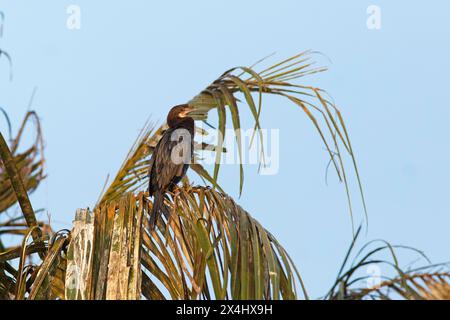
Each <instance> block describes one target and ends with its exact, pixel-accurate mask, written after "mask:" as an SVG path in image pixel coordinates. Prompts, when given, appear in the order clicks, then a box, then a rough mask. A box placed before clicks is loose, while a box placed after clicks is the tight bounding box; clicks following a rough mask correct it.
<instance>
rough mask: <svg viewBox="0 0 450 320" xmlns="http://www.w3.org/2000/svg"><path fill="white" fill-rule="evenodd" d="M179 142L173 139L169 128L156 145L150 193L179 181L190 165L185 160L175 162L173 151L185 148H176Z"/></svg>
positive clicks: (164, 188)
mask: <svg viewBox="0 0 450 320" xmlns="http://www.w3.org/2000/svg"><path fill="white" fill-rule="evenodd" d="M178 144H179V141H171V131H170V130H168V131H166V133H165V134H164V135H163V136H162V138H161V140H160V141H159V143H158V145H157V146H156V148H155V150H154V152H153V157H154V162H153V165H152V169H151V173H150V193H153V192H154V191H155V190H164V191H165V190H166V189H167V188H169V187H170V185H171V184H176V183H178V182H179V181H180V180H181V178H182V177H183V176H184V175H185V173H186V170H187V167H188V165H187V164H185V163H184V162H179V161H175V162H174V161H173V160H174V159H173V158H172V155H173V154H172V153H173V152H180V151H181V150H183V148H177V149H175V146H177V145H178ZM191 153H192V148H191ZM175 156H177V154H175ZM178 156H182V154H178ZM175 158H176V157H175ZM175 160H176V159H175Z"/></svg>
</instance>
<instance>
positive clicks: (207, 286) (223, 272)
mask: <svg viewBox="0 0 450 320" xmlns="http://www.w3.org/2000/svg"><path fill="white" fill-rule="evenodd" d="M142 201H143V202H144V204H145V203H146V206H149V205H150V203H149V202H147V200H146V199H145V198H142ZM166 205H167V206H168V209H169V211H170V212H171V215H170V218H169V220H168V221H160V224H159V230H160V231H158V232H156V231H155V232H152V233H151V234H150V233H148V228H145V230H144V235H143V246H144V250H143V252H142V262H143V265H144V267H145V269H146V273H147V276H148V277H145V278H144V279H143V282H144V283H143V287H148V288H153V289H154V290H153V292H154V293H152V291H150V290H149V292H148V294H149V296H147V298H157V297H159V296H160V295H161V292H168V295H169V296H165V298H172V299H244V300H245V299H257V300H258V299H296V298H298V297H299V296H300V294H298V293H297V289H296V285H298V284H299V283H300V285H301V287H302V295H303V297H304V298H307V294H306V290H305V289H304V287H303V284H302V281H301V278H300V274H299V273H298V272H297V270H296V268H295V266H294V265H293V264H292V262H291V260H290V258H289V255H288V254H287V252H286V251H285V249H284V248H283V247H282V246H281V245H280V244H279V243H278V242H277V240H276V239H275V238H274V237H273V236H272V235H271V234H270V232H268V231H267V230H266V229H265V228H264V227H262V226H261V224H259V223H258V221H256V220H255V219H254V218H252V217H251V216H250V215H249V214H248V213H247V212H246V211H245V210H244V209H242V208H241V207H240V206H238V205H237V204H236V203H235V202H234V201H233V199H231V198H230V197H228V196H227V195H225V194H223V193H220V192H218V191H215V190H214V189H210V188H203V187H193V188H191V187H186V188H180V189H177V191H176V193H175V195H174V197H173V201H167V202H166ZM149 209H150V208H149ZM146 211H147V212H150V211H149V210H146ZM144 221H145V222H147V221H148V219H146V220H144ZM158 284H162V285H158ZM162 287H163V288H162ZM156 289H158V290H156ZM144 294H145V292H144ZM153 294H154V295H153Z"/></svg>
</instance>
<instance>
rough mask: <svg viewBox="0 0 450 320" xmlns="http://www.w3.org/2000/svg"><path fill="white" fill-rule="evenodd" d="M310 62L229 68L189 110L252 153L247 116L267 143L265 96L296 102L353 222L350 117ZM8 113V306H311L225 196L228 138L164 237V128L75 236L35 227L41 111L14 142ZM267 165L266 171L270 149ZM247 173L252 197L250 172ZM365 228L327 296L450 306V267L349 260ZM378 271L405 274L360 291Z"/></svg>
mask: <svg viewBox="0 0 450 320" xmlns="http://www.w3.org/2000/svg"><path fill="white" fill-rule="evenodd" d="M311 55H312V53H311V52H303V53H300V54H298V55H295V56H293V57H291V58H289V59H286V60H284V61H281V62H279V63H276V64H274V65H272V66H270V67H267V68H260V70H258V71H257V70H256V68H257V67H258V66H259V65H261V63H262V62H263V61H259V62H258V63H257V64H256V65H253V66H251V67H238V68H233V69H230V70H228V71H226V72H225V73H223V74H222V75H221V76H220V77H219V78H218V79H216V80H215V81H213V82H212V84H211V85H210V86H208V87H207V88H206V89H205V90H203V91H202V92H200V93H199V94H198V95H196V96H195V97H194V98H193V99H191V100H190V101H187V102H188V103H189V104H190V105H191V106H193V107H195V108H196V113H195V116H196V120H199V121H207V119H208V116H209V115H210V114H211V113H212V112H217V114H218V123H217V124H215V126H216V127H217V128H218V131H219V132H221V133H222V134H223V135H224V134H225V128H226V123H227V121H226V119H227V114H228V115H229V114H231V122H232V125H233V128H234V129H235V130H236V131H235V132H236V134H235V138H236V143H237V146H238V150H239V154H240V155H242V148H243V147H242V138H241V135H240V129H241V125H240V115H241V113H242V112H241V111H242V108H245V107H247V108H249V109H250V111H251V114H252V117H253V121H254V128H255V138H256V139H259V141H260V142H262V139H263V136H262V134H261V131H260V129H261V121H262V119H260V114H261V109H262V107H263V102H262V99H263V97H264V96H265V95H276V96H280V97H281V98H285V99H288V100H289V101H290V102H291V103H292V104H293V105H294V106H297V107H299V108H300V110H301V111H302V112H303V113H304V114H305V115H306V116H307V117H308V118H309V119H310V120H311V122H312V124H313V126H314V128H315V129H316V131H317V132H318V134H319V135H320V137H321V139H322V142H323V144H324V145H325V147H326V149H327V150H328V153H329V156H330V163H332V165H333V166H334V168H335V170H336V173H337V175H338V177H339V178H340V179H341V181H343V185H344V187H345V189H346V190H347V198H348V203H349V211H350V213H351V214H352V206H351V198H350V194H349V191H348V190H349V181H348V180H347V174H346V168H347V165H346V164H347V163H350V166H351V168H352V169H353V170H354V171H355V175H356V177H357V181H356V183H357V184H358V186H359V188H360V192H361V199H362V202H363V205H364V209H365V203H364V196H363V190H362V185H361V182H360V178H359V173H358V169H357V165H356V160H355V155H354V152H353V149H352V146H351V143H350V139H349V135H348V132H347V129H346V126H345V123H344V119H343V117H342V115H341V113H340V111H339V110H338V108H337V107H336V106H335V105H334V104H333V103H332V102H330V99H329V98H328V97H327V95H326V93H325V92H324V91H323V90H321V89H320V88H316V87H313V86H309V85H306V84H299V83H298V82H299V81H300V80H303V79H304V78H305V77H306V76H309V75H313V74H316V73H319V72H322V71H324V70H325V69H324V68H316V67H314V65H313V63H312V61H311ZM2 112H3V113H4V115H5V119H6V121H7V123H8V126H9V130H8V131H9V142H7V141H6V140H5V138H4V135H3V132H2V133H0V156H1V159H2V164H3V165H2V166H1V167H0V218H1V220H0V236H3V235H7V234H10V235H16V236H19V237H20V238H19V239H20V242H19V243H16V244H8V246H7V245H6V244H4V243H3V242H2V239H1V238H0V299H30V300H32V299H140V298H146V299H160V300H162V299H309V296H308V293H307V290H306V288H305V286H304V285H303V281H302V278H301V276H300V273H299V271H298V269H297V268H296V266H295V265H294V262H293V261H292V259H291V257H290V256H289V254H288V252H287V250H286V249H285V248H284V247H283V246H282V245H281V244H280V243H279V242H278V241H277V239H276V238H275V237H274V236H273V235H272V234H271V233H270V232H269V231H268V230H267V229H266V228H265V227H263V226H262V225H261V224H260V223H259V222H258V221H257V220H256V219H254V218H253V217H252V216H251V215H250V214H249V213H248V212H247V211H246V210H245V209H243V208H242V207H241V206H239V205H238V204H237V202H236V201H235V200H233V199H232V198H231V197H229V196H228V195H227V194H226V193H225V191H224V190H223V189H222V188H221V187H220V185H219V182H218V177H219V173H220V161H219V160H220V159H221V156H222V153H224V152H226V150H225V149H224V147H223V141H221V140H220V139H219V141H218V143H217V144H216V145H207V144H198V145H196V148H197V150H198V151H199V150H208V151H210V152H213V153H215V158H216V160H217V161H216V164H215V165H214V169H213V171H212V172H211V173H210V172H208V170H206V168H204V167H203V166H202V165H201V162H200V161H197V162H196V163H195V164H193V165H192V166H191V168H192V170H193V171H194V172H195V173H196V174H198V176H199V177H200V178H201V179H202V180H203V181H204V184H205V185H194V184H192V183H191V181H189V180H188V179H185V181H184V182H183V186H181V187H179V188H178V189H176V191H175V193H174V194H173V195H171V196H170V198H168V199H166V200H165V201H166V205H167V206H168V208H169V209H170V211H171V212H172V214H171V215H170V217H169V218H166V219H164V220H162V221H160V223H159V225H158V228H157V231H152V232H151V231H149V228H148V223H147V221H148V216H147V215H148V213H149V212H151V208H152V203H151V201H150V199H149V198H148V197H147V195H146V192H145V187H146V185H147V184H148V181H147V174H148V168H149V166H150V165H151V162H150V159H151V154H152V151H153V148H154V147H155V145H156V143H157V142H158V140H159V138H160V136H161V134H162V133H163V132H164V130H165V129H166V127H165V125H162V126H160V127H155V126H154V125H147V126H145V128H144V129H143V130H142V132H141V134H140V135H139V137H138V138H137V140H136V142H135V144H134V145H133V146H132V148H131V150H130V152H129V154H128V155H127V157H126V158H125V161H124V163H123V165H122V167H121V168H120V169H119V171H118V172H117V174H116V176H115V178H114V179H113V180H112V181H111V183H110V184H109V185H108V186H107V187H106V188H105V190H103V191H102V194H101V197H100V199H99V201H98V202H97V204H95V205H94V206H93V208H94V209H93V210H89V209H80V210H78V211H77V213H76V216H75V221H74V225H73V229H72V230H61V231H57V232H54V231H53V230H52V229H51V227H50V226H49V225H48V224H46V223H44V222H39V221H37V218H36V212H37V211H35V210H34V209H33V207H32V204H31V202H30V200H29V198H28V194H30V193H32V192H33V191H35V190H36V188H38V187H39V185H40V183H41V182H42V181H43V179H45V167H44V163H45V161H44V154H43V138H42V132H41V128H40V124H39V119H38V117H37V115H36V113H34V112H29V113H27V114H26V116H25V119H24V121H23V123H22V125H21V126H20V129H19V131H18V133H17V135H16V136H15V137H13V135H12V129H11V124H10V123H9V119H8V117H7V114H6V112H4V110H3V109H2ZM30 120H34V124H35V125H34V128H35V129H36V131H37V135H36V136H37V139H36V140H35V141H34V143H32V145H31V146H29V147H25V148H23V147H22V145H21V144H22V143H23V139H22V138H23V132H24V128H25V127H26V126H27V125H28V124H29V123H30ZM200 133H202V132H200ZM22 149H24V150H25V151H19V150H22ZM260 161H261V163H263V162H264V152H263V150H262V151H261V154H260ZM239 170H240V184H239V190H240V192H242V187H243V183H244V170H243V166H242V165H241V166H240V169H239ZM16 204H18V205H19V207H20V211H21V215H19V216H17V217H10V216H9V215H8V214H7V213H8V211H9V210H10V209H11V208H12V207H13V206H15V205H16ZM360 230H361V228H359V229H358V230H357V231H356V233H355V236H354V241H353V242H352V244H351V246H350V248H349V250H348V253H347V255H346V257H345V260H344V262H343V265H342V267H341V269H340V271H339V272H338V276H337V279H336V282H335V284H334V285H333V286H332V288H331V289H330V291H329V292H328V293H327V294H326V295H325V296H324V298H325V299H365V298H373V299H386V298H396V297H399V296H401V297H403V298H406V299H433V298H448V297H449V292H450V288H449V282H448V280H449V279H448V278H449V276H450V274H449V273H447V272H446V271H443V270H436V268H443V266H433V265H428V266H426V267H424V268H422V269H417V270H408V271H403V270H402V269H401V268H400V266H399V263H398V261H397V257H396V255H395V250H397V249H399V248H398V247H395V246H392V245H390V244H389V243H382V244H381V245H379V246H376V247H375V248H371V249H369V248H370V245H371V243H369V244H368V245H367V246H363V247H362V249H361V250H360V252H358V253H357V254H356V255H355V257H354V259H353V261H352V262H350V257H351V256H352V255H353V252H354V248H355V244H356V242H357V239H358V237H359V235H360ZM400 249H402V248H400ZM384 251H388V252H390V253H391V256H392V260H393V262H390V261H388V260H383V259H379V258H377V257H376V255H377V254H380V253H382V252H384ZM419 254H421V253H420V252H419ZM377 263H378V264H379V263H386V264H388V265H390V266H392V268H393V270H394V271H395V272H396V273H397V274H398V276H395V277H393V278H392V279H386V280H385V281H383V282H380V283H378V284H376V285H375V286H372V287H367V286H366V287H364V286H362V281H364V280H365V278H364V277H360V276H359V275H358V271H359V270H360V269H361V268H362V267H364V266H367V265H369V264H377ZM392 292H394V294H392Z"/></svg>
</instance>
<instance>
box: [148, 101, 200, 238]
mask: <svg viewBox="0 0 450 320" xmlns="http://www.w3.org/2000/svg"><path fill="white" fill-rule="evenodd" d="M192 111H194V108H192V107H190V106H189V105H187V104H182V105H178V106H175V107H173V108H172V109H171V110H170V112H169V114H168V116H167V125H168V126H169V129H167V131H166V132H164V134H163V136H162V137H161V139H160V140H159V142H158V144H157V145H156V148H155V149H154V151H153V155H152V164H151V169H150V179H149V180H150V185H149V193H150V196H153V197H154V198H153V209H152V212H151V215H150V230H154V229H155V226H156V222H157V219H158V218H159V216H160V215H161V211H162V210H165V208H164V196H165V193H166V192H167V191H173V189H174V187H175V186H176V185H177V183H178V182H180V181H181V179H182V178H183V177H184V176H185V175H186V171H187V169H188V168H189V164H190V162H191V160H192V156H193V151H194V134H195V124H194V119H192V118H191V117H190V116H188V115H189V113H191V112H192Z"/></svg>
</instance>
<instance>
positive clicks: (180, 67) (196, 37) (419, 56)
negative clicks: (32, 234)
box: [0, 0, 450, 297]
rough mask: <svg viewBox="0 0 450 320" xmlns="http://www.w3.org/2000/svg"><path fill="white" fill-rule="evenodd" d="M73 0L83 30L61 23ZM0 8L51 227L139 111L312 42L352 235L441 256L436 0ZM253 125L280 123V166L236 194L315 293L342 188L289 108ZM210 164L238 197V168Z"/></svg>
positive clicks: (269, 105)
mask: <svg viewBox="0 0 450 320" xmlns="http://www.w3.org/2000/svg"><path fill="white" fill-rule="evenodd" d="M72 4H74V5H78V6H79V7H80V9H81V29H80V30H69V29H68V28H67V26H66V20H67V17H68V15H67V13H66V9H67V7H68V6H69V5H72ZM370 5H377V6H379V8H380V9H381V29H380V30H369V29H368V28H367V24H366V22H367V19H368V14H367V12H366V10H367V8H368V7H369V6H370ZM0 10H1V11H3V12H4V13H5V22H4V30H3V38H0V48H2V49H3V50H6V51H8V52H9V54H10V55H11V56H12V58H13V63H14V69H13V71H14V79H13V81H12V82H9V80H8V77H7V64H6V61H5V60H4V59H3V58H2V59H0V105H1V106H2V107H4V108H5V109H6V110H7V111H8V113H9V114H10V116H11V118H12V120H13V123H14V124H16V129H17V125H18V123H19V121H20V119H21V118H22V116H23V114H24V113H25V112H26V110H27V108H28V100H29V98H30V95H31V93H32V91H33V88H34V87H37V93H36V96H35V99H34V102H33V109H35V110H37V111H38V113H39V115H40V116H41V118H42V125H43V129H44V134H45V139H46V158H47V172H48V175H49V176H48V179H47V180H46V182H45V183H44V184H43V186H42V187H41V189H40V191H39V192H37V193H36V194H34V195H33V197H32V200H33V203H34V205H35V207H45V208H47V209H48V211H49V213H50V214H51V216H52V219H53V221H54V227H55V229H60V228H69V227H70V225H71V221H72V219H73V216H74V212H75V210H76V208H78V207H86V206H91V207H92V206H93V205H94V204H95V201H96V199H97V197H98V195H99V193H100V190H101V188H102V186H103V183H104V181H105V179H106V176H107V174H108V173H110V174H114V173H115V172H116V170H117V168H118V167H119V165H120V164H121V162H122V160H123V159H124V157H125V155H126V153H127V151H128V149H129V148H130V146H131V145H132V143H133V142H134V139H135V138H136V136H137V134H138V132H139V130H140V129H141V128H142V126H143V125H144V123H145V121H146V119H147V118H148V117H150V116H151V119H152V120H154V121H155V122H158V123H159V122H161V121H162V120H163V119H164V117H165V114H166V112H167V110H168V108H169V107H170V106H172V105H175V104H178V103H183V102H186V101H188V100H189V99H190V98H191V97H193V96H194V95H195V94H197V93H198V92H199V91H200V90H201V89H203V88H204V87H205V86H206V85H207V84H208V83H209V82H210V81H212V80H214V79H215V78H216V77H217V76H219V75H220V74H221V73H222V72H223V71H225V70H227V69H228V68H230V67H233V66H237V65H251V64H252V63H253V62H255V61H256V60H258V59H259V58H261V57H264V56H266V55H268V54H270V53H273V52H276V53H277V54H276V56H275V57H274V58H273V60H270V61H272V62H277V60H281V59H283V58H286V57H289V56H291V55H294V54H296V53H298V52H300V51H303V50H307V49H313V50H317V51H320V52H322V53H323V54H325V55H326V56H327V57H328V58H327V59H320V60H321V62H322V63H323V64H325V65H327V66H329V67H330V70H329V71H328V72H327V73H324V74H319V75H314V76H312V77H309V78H305V79H304V80H302V81H304V82H302V83H306V84H314V85H318V86H321V87H322V88H324V89H326V90H327V91H328V92H329V93H330V94H331V95H332V96H333V98H334V99H335V101H336V103H337V104H338V105H339V106H340V108H341V110H342V112H343V115H344V117H345V119H346V123H347V126H348V128H349V133H350V135H351V138H352V142H353V148H354V150H355V153H356V155H357V159H358V163H359V168H360V172H361V175H362V181H363V185H364V188H365V192H366V198H367V205H368V211H369V216H370V227H369V232H368V234H367V235H365V239H363V240H364V241H368V240H371V239H374V238H383V239H386V240H388V241H391V242H392V243H395V244H404V245H410V246H413V247H416V248H419V249H422V250H424V251H425V252H426V253H427V254H428V255H429V257H430V258H431V259H432V261H433V262H442V261H447V260H450V255H449V252H448V248H449V245H450V234H449V232H448V227H449V225H450V204H449V200H448V199H449V196H448V181H449V180H450V170H449V169H448V164H449V163H450V149H449V138H450V126H449V123H450V108H449V106H448V96H447V95H448V92H449V89H448V84H449V82H448V76H449V74H450V60H449V59H448V57H449V56H450V45H449V39H450V25H449V24H450V22H449V21H450V3H449V2H447V1H437V0H430V1H422V2H421V4H419V3H418V2H416V3H415V4H412V3H411V2H410V1H382V0H377V1H375V0H371V1H365V0H354V1H331V0H329V1H281V0H280V1H276V2H274V1H234V0H233V1H230V0H229V1H189V2H188V1H159V2H152V1H138V0H133V1H106V0H102V1H101V0H97V1H87V0H84V1H83V0H72V1H65V0H53V1H43V0H39V1H38V0H35V1H25V0H0ZM262 120H263V126H264V127H265V128H269V129H270V128H278V129H280V141H281V144H280V148H281V149H280V170H279V173H278V174H277V175H274V176H260V175H258V174H257V172H256V171H257V168H256V167H255V166H249V167H247V168H246V182H245V186H244V194H243V196H242V197H241V199H239V203H240V204H241V205H242V206H243V207H245V208H246V209H247V210H248V211H249V212H250V213H252V215H253V216H254V217H255V218H257V219H258V220H259V221H261V223H262V224H263V225H264V226H266V227H267V228H268V229H269V230H270V231H271V232H272V233H273V234H274V235H275V236H276V237H277V238H278V239H279V240H280V241H281V243H282V244H284V246H285V247H286V249H287V250H288V252H290V253H291V255H292V257H293V259H294V261H295V262H296V264H297V266H298V267H299V269H300V271H301V273H302V275H303V278H304V280H305V283H306V286H307V288H308V289H309V291H310V294H311V295H312V296H313V297H317V296H320V295H322V294H324V293H325V291H326V290H327V289H328V288H329V287H330V285H331V284H332V282H333V280H334V277H335V276H336V272H337V271H338V267H339V266H340V262H341V260H342V259H343V256H344V254H345V251H346V249H347V247H348V244H349V242H350V240H351V236H352V234H351V225H350V219H349V214H348V210H347V203H346V199H345V194H344V192H343V188H342V185H340V184H339V183H338V182H337V178H336V176H335V174H331V173H330V176H329V181H328V185H327V184H326V183H325V179H324V176H325V169H326V165H327V161H328V159H327V155H326V152H325V150H324V148H323V146H322V144H321V142H320V140H319V138H318V135H317V134H316V132H315V131H314V128H313V126H312V124H311V123H310V122H309V121H308V120H307V119H306V117H305V115H304V114H303V113H302V112H301V111H300V110H299V109H298V108H296V107H294V106H293V105H291V104H290V103H289V102H287V101H285V100H280V99H278V98H275V99H267V100H266V102H265V105H264V111H263V115H262ZM251 125H252V123H251V122H250V121H248V122H244V127H245V126H246V127H249V126H251ZM1 126H2V127H1V128H2V131H3V130H4V129H5V124H4V122H1ZM222 174H223V175H222V179H221V183H222V185H223V186H224V188H225V190H227V192H228V193H229V194H230V195H232V196H235V197H236V196H237V193H238V178H239V176H238V168H237V167H234V166H227V167H226V168H224V169H223V171H222ZM352 191H353V193H354V201H355V202H357V200H358V198H357V194H356V191H357V190H356V188H353V187H352ZM355 209H356V210H355V214H356V215H357V216H361V215H362V214H363V213H362V210H361V207H360V206H356V208H355ZM404 262H405V263H408V262H410V261H404Z"/></svg>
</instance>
